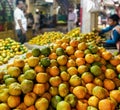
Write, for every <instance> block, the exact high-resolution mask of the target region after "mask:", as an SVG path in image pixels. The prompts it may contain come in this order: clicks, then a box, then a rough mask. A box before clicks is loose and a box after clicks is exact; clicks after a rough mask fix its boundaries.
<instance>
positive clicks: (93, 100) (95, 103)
mask: <svg viewBox="0 0 120 110" xmlns="http://www.w3.org/2000/svg"><path fill="white" fill-rule="evenodd" d="M98 103H99V98H98V97H96V96H91V97H90V98H89V99H88V105H90V106H93V107H97V106H98Z"/></svg>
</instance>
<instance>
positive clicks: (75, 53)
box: [74, 50, 84, 58]
mask: <svg viewBox="0 0 120 110" xmlns="http://www.w3.org/2000/svg"><path fill="white" fill-rule="evenodd" d="M74 55H75V57H76V58H81V57H82V58H83V57H84V51H82V50H76V51H75V52H74Z"/></svg>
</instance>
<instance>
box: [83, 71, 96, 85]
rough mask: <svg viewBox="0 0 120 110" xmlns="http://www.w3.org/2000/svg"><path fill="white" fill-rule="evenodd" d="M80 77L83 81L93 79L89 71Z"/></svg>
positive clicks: (87, 81) (86, 81)
mask: <svg viewBox="0 0 120 110" xmlns="http://www.w3.org/2000/svg"><path fill="white" fill-rule="evenodd" d="M81 78H82V80H83V81H84V82H85V83H91V82H92V81H93V79H94V76H93V75H92V74H91V73H90V72H84V73H83V74H82V75H81Z"/></svg>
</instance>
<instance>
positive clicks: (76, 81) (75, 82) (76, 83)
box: [69, 74, 82, 87]
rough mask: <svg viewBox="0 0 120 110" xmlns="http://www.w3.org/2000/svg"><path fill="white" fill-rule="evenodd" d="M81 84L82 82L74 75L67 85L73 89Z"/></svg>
mask: <svg viewBox="0 0 120 110" xmlns="http://www.w3.org/2000/svg"><path fill="white" fill-rule="evenodd" d="M81 82H82V80H81V78H80V77H79V76H77V75H76V74H75V75H72V76H71V78H70V80H69V84H70V85H71V86H73V87H76V86H79V85H81Z"/></svg>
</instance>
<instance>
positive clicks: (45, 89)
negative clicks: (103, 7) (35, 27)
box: [0, 29, 120, 110]
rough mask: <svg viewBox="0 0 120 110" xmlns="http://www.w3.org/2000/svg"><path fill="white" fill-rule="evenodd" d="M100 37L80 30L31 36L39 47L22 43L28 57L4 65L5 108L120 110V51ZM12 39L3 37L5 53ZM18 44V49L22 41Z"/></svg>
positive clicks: (1, 94)
mask: <svg viewBox="0 0 120 110" xmlns="http://www.w3.org/2000/svg"><path fill="white" fill-rule="evenodd" d="M43 36H44V37H43ZM50 36H52V37H50ZM43 38H45V39H43ZM41 39H43V41H42V42H41ZM50 39H51V40H50ZM99 40H101V38H100V36H98V35H97V34H95V33H94V32H90V33H86V34H82V33H80V32H79V33H78V29H75V30H72V31H71V32H68V33H67V34H65V35H64V34H62V33H59V32H51V33H49V32H48V33H47V32H46V33H44V34H43V35H40V36H37V37H35V38H33V39H32V40H30V41H29V43H28V44H29V45H31V44H32V45H34V46H35V45H37V46H36V47H34V46H33V48H31V50H29V51H27V50H26V48H25V47H22V48H23V49H24V48H25V50H24V51H23V50H22V49H21V50H22V52H23V53H24V52H26V53H25V54H24V57H23V58H22V57H17V58H16V57H15V58H14V59H13V60H12V61H11V62H10V64H8V63H7V64H6V67H4V68H2V69H0V110H4V109H5V110H14V109H20V110H31V109H32V110H119V109H120V106H119V105H120V55H114V54H112V53H111V52H109V51H107V50H106V49H105V48H103V47H102V46H98V42H99ZM8 41H12V40H10V39H7V40H5V41H3V40H2V42H4V43H3V44H4V49H3V50H2V52H3V51H5V50H6V49H9V50H10V47H9V46H10V45H8V44H10V43H8ZM93 41H94V42H93ZM12 42H13V41H12ZM12 44H15V45H12V46H11V47H12V48H13V47H14V48H13V50H14V49H15V52H18V49H20V48H18V47H21V45H18V44H16V43H12ZM1 46H2V47H3V45H1ZM16 48H17V50H16ZM8 53H9V52H8ZM23 53H22V55H23ZM105 105H106V106H105Z"/></svg>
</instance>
